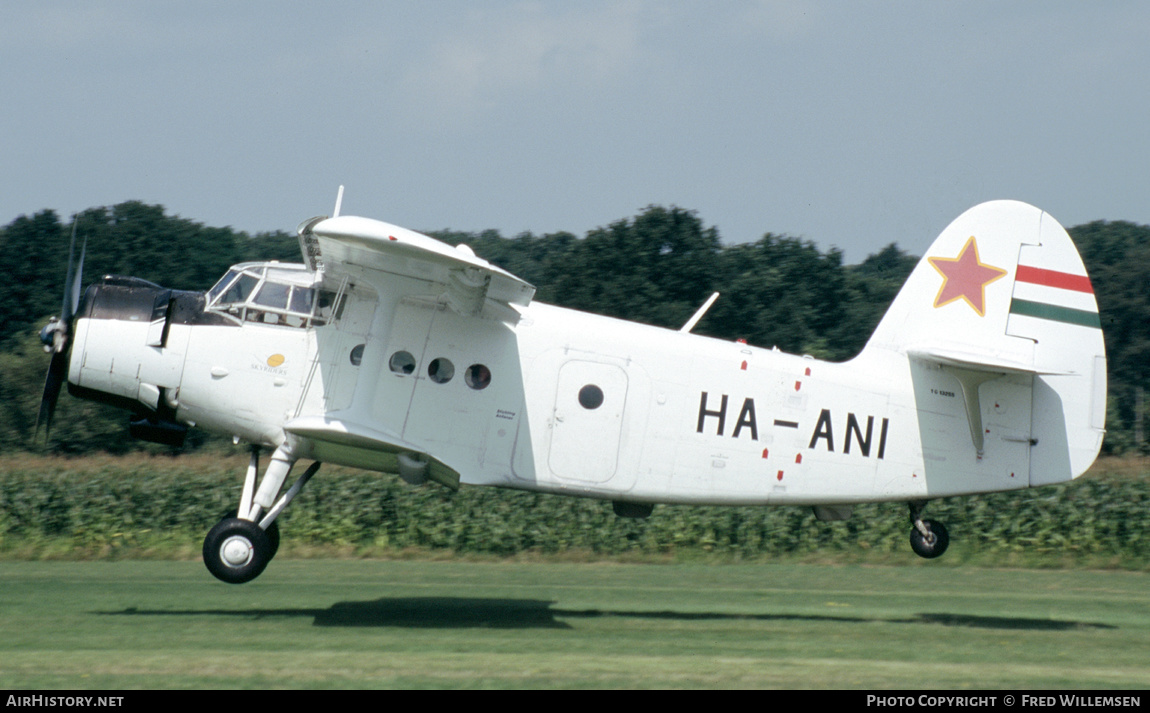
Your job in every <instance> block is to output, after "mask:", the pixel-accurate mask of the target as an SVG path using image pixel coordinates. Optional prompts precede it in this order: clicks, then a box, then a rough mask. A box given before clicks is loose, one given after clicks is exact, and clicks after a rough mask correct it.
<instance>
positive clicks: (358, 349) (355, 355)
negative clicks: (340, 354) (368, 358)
mask: <svg viewBox="0 0 1150 713" xmlns="http://www.w3.org/2000/svg"><path fill="white" fill-rule="evenodd" d="M366 346H367V345H366V344H357V345H356V346H355V348H354V349H352V350H351V365H352V366H359V364H360V362H362V361H363V348H364V347H366Z"/></svg>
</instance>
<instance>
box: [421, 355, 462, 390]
mask: <svg viewBox="0 0 1150 713" xmlns="http://www.w3.org/2000/svg"><path fill="white" fill-rule="evenodd" d="M453 376H455V365H454V364H452V363H451V360H450V359H444V358H443V357H439V358H438V359H432V360H431V363H430V364H428V365H427V377H428V378H429V379H431V380H432V381H434V382H435V383H437V384H446V383H447V382H449V381H451V377H453Z"/></svg>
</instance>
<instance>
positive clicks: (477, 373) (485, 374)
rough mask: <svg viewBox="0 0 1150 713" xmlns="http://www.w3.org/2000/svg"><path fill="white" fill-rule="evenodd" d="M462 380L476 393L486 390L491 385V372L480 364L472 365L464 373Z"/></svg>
mask: <svg viewBox="0 0 1150 713" xmlns="http://www.w3.org/2000/svg"><path fill="white" fill-rule="evenodd" d="M463 380H464V381H465V382H467V385H468V386H470V387H471V388H473V389H475V390H476V391H480V390H482V389H486V388H487V386H488V385H489V384H490V383H491V370H490V369H488V368H487V367H485V366H483V365H482V364H472V365H471V366H469V367H467V371H466V372H464V374H463Z"/></svg>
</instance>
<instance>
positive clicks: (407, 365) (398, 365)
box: [387, 352, 415, 374]
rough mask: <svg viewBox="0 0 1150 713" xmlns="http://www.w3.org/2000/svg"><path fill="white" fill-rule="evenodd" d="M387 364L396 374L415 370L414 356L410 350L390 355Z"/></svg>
mask: <svg viewBox="0 0 1150 713" xmlns="http://www.w3.org/2000/svg"><path fill="white" fill-rule="evenodd" d="M387 366H388V368H390V369H391V370H392V371H394V372H395V373H396V374H410V373H412V372H414V371H415V357H413V356H411V353H410V352H396V353H395V354H392V355H391V359H389V360H388V362H387Z"/></svg>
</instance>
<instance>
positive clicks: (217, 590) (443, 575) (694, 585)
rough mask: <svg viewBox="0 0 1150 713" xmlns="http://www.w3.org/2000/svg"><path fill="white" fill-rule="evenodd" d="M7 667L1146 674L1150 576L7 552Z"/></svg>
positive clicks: (279, 674)
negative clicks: (227, 569) (267, 561)
mask: <svg viewBox="0 0 1150 713" xmlns="http://www.w3.org/2000/svg"><path fill="white" fill-rule="evenodd" d="M0 583H2V586H0V687H3V688H21V689H36V690H39V691H43V690H48V689H59V688H98V689H111V690H124V689H134V688H233V687H235V688H268V687H288V688H296V687H300V688H350V687H355V688H362V687H389V688H390V687H404V688H411V687H447V688H507V687H513V688H537V687H538V688H555V687H563V688H581V687H586V688H602V687H626V688H647V687H652V688H654V687H658V688H668V687H671V688H674V687H690V688H712V687H713V688H731V687H785V688H835V689H838V688H883V689H911V688H923V687H927V688H974V689H985V688H1023V689H1027V688H1029V689H1045V688H1106V689H1112V688H1142V689H1144V688H1147V687H1150V575H1148V574H1146V573H1144V572H1134V571H1085V570H1035V569H1030V570H1000V569H984V568H975V567H956V566H953V565H952V566H936V564H932V563H927V564H924V565H921V566H913V567H886V566H861V565H834V566H827V565H810V564H758V565H748V564H725V565H697V564H620V563H602V562H599V563H582V564H579V563H554V562H539V563H528V562H507V561H504V562H461V561H458V560H452V561H443V562H429V561H379V560H356V559H341V560H334V561H320V560H290V559H285V560H282V561H281V560H277V561H276V562H275V563H273V566H272V567H271V568H269V570H268V571H267V572H266V573H265V574H264V575H263V577H261V578H260V579H258V580H256V581H255V582H252V583H250V584H247V585H243V586H229V585H225V584H222V583H219V582H216V581H215V580H214V579H213V578H212V577H211V576H210V575H209V574H208V573H207V572H206V571H205V570H204V568H203V566H202V564H200V563H199V562H194V561H182V562H169V561H95V562H93V561H79V562H77V561H70V562H4V563H0Z"/></svg>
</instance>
